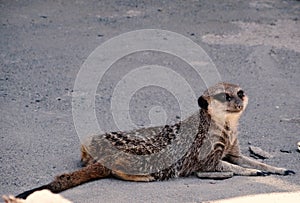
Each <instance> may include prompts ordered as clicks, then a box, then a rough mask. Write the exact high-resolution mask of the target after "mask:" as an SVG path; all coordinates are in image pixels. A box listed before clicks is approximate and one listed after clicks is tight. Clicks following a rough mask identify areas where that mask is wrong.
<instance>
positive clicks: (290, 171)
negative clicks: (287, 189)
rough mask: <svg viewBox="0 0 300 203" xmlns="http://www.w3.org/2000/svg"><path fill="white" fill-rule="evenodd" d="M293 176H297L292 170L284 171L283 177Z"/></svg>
mask: <svg viewBox="0 0 300 203" xmlns="http://www.w3.org/2000/svg"><path fill="white" fill-rule="evenodd" d="M292 174H296V173H295V171H292V170H286V171H284V174H283V175H285V176H286V175H292Z"/></svg>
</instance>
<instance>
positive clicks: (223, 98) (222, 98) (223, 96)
mask: <svg viewBox="0 0 300 203" xmlns="http://www.w3.org/2000/svg"><path fill="white" fill-rule="evenodd" d="M214 99H216V100H218V101H220V102H226V101H231V99H232V97H231V96H230V95H229V94H227V93H219V94H216V95H215V96H214Z"/></svg>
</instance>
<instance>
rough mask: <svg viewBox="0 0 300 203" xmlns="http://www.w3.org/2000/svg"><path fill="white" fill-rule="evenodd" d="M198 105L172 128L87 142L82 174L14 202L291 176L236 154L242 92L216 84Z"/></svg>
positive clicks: (115, 134) (59, 179)
mask: <svg viewBox="0 0 300 203" xmlns="http://www.w3.org/2000/svg"><path fill="white" fill-rule="evenodd" d="M198 103H199V106H200V107H201V109H200V110H199V111H198V112H196V113H195V114H193V115H191V116H190V117H188V118H187V119H185V120H183V121H181V122H179V123H177V124H175V125H172V126H169V125H166V126H160V127H152V128H142V129H138V130H134V131H131V132H111V133H106V134H104V135H93V136H91V138H90V139H89V140H87V142H86V143H85V144H84V145H82V146H81V155H82V157H81V161H82V163H83V165H84V166H85V167H84V168H82V169H80V170H77V171H75V172H71V173H67V174H63V175H60V176H58V177H56V179H55V180H54V181H53V182H51V183H49V184H48V185H44V186H42V187H39V188H36V189H33V190H30V191H26V192H24V193H22V194H20V195H19V196H18V197H21V198H26V197H27V195H29V194H30V193H32V192H34V191H36V190H40V189H45V188H46V189H49V190H51V191H52V192H55V193H57V192H60V191H63V190H66V189H69V188H71V187H75V186H77V185H80V184H82V183H85V182H88V181H90V180H96V179H100V178H105V177H109V176H114V177H116V178H119V179H123V180H129V181H153V180H166V179H169V178H175V177H184V176H189V175H191V174H193V173H196V175H197V176H198V177H200V178H228V177H231V176H233V175H246V176H257V175H266V174H269V173H276V174H280V175H288V174H291V173H294V172H293V171H290V170H286V169H284V168H277V167H273V166H269V165H267V164H263V163H260V162H258V161H255V160H252V159H249V158H247V157H245V156H243V155H242V154H241V153H240V150H239V143H238V139H237V133H238V129H237V128H238V121H239V118H240V116H241V114H242V112H243V111H244V110H245V108H246V106H247V104H248V98H247V96H246V95H245V94H244V92H243V91H242V90H241V89H240V87H238V86H236V85H232V84H228V83H219V84H217V85H215V86H213V87H211V88H209V89H208V90H206V91H205V92H204V94H203V95H202V96H201V97H200V98H199V100H198ZM172 143H176V144H177V145H176V147H175V148H171V149H170V150H169V151H167V152H166V153H167V154H164V155H160V154H159V152H160V151H162V150H164V149H165V148H166V147H168V146H170V145H171V144H172ZM187 143H191V145H190V146H189V145H187ZM187 147H188V148H187ZM176 153H177V154H178V153H179V154H180V155H181V156H180V158H179V159H178V160H174V161H173V162H172V164H170V165H168V166H167V167H165V168H160V166H162V165H163V164H165V162H167V161H170V160H171V161H172V158H174V154H176ZM153 154H154V155H157V156H156V157H155V159H153V160H151V161H152V162H147V161H140V160H138V159H139V158H140V157H144V156H145V157H147V156H150V155H153ZM149 163H155V164H153V165H151V164H149ZM149 165H150V166H149ZM244 166H247V167H249V168H245V167H244ZM150 169H151V170H150Z"/></svg>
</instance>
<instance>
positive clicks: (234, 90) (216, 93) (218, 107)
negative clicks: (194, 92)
mask: <svg viewBox="0 0 300 203" xmlns="http://www.w3.org/2000/svg"><path fill="white" fill-rule="evenodd" d="M198 104H199V106H200V107H201V108H202V109H204V110H207V112H208V113H209V114H210V115H211V116H212V117H217V118H224V119H225V120H228V119H235V120H236V119H238V118H239V117H240V115H241V114H242V112H243V111H244V110H245V108H246V106H247V104H248V97H247V96H246V94H245V92H244V91H243V90H242V89H241V88H240V87H239V86H237V85H234V84H229V83H218V84H216V85H215V86H213V87H210V88H208V89H207V90H206V91H205V92H204V93H203V95H202V96H201V97H199V99H198Z"/></svg>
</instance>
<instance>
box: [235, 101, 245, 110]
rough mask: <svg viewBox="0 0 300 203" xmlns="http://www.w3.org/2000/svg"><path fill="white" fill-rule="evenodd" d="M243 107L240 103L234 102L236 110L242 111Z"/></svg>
mask: <svg viewBox="0 0 300 203" xmlns="http://www.w3.org/2000/svg"><path fill="white" fill-rule="evenodd" d="M243 107H244V105H243V103H242V102H236V108H237V109H238V110H241V109H243Z"/></svg>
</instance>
